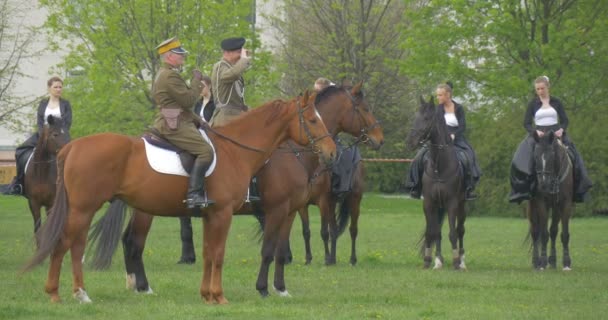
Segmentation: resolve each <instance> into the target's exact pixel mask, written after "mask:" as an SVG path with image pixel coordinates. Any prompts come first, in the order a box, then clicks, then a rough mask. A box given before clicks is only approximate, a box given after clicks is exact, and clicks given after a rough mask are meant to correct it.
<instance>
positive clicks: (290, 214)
mask: <svg viewBox="0 0 608 320" xmlns="http://www.w3.org/2000/svg"><path fill="white" fill-rule="evenodd" d="M361 86H362V83H359V84H357V85H356V86H355V87H354V88H352V89H351V90H350V93H349V92H348V91H345V90H344V89H342V88H336V87H328V88H327V89H325V91H322V92H320V93H319V96H320V97H319V98H318V99H317V101H318V104H317V108H318V109H319V112H320V113H321V116H322V118H323V122H325V125H326V126H327V128H328V130H329V132H330V133H331V134H332V135H333V136H335V135H337V134H338V133H339V132H346V133H349V134H351V135H353V136H355V137H357V138H358V141H366V142H367V143H368V144H369V145H370V146H372V147H373V148H376V149H377V148H380V146H381V145H382V144H383V143H384V135H383V133H382V128H381V127H380V126H379V123H378V121H377V120H376V118H375V117H374V116H373V115H372V113H371V109H370V107H369V105H368V103H367V101H366V100H365V97H364V95H363V93H362V91H361ZM323 96H326V97H327V98H324V97H323ZM290 149H291V150H292V152H279V151H283V150H278V151H277V152H275V154H273V156H272V157H271V159H270V165H269V166H266V167H264V168H263V169H262V171H261V172H260V173H259V175H258V179H259V181H260V190H261V192H260V193H261V195H262V202H263V206H262V207H263V211H264V226H263V230H264V239H263V244H262V262H261V266H260V271H259V273H258V280H257V282H256V288H257V290H258V291H259V292H260V294H261V295H262V296H267V295H268V271H269V268H270V264H271V263H272V262H273V260H274V259H275V258H276V261H275V275H274V288H275V289H276V290H277V291H278V293H279V295H281V296H286V295H288V293H287V289H286V286H285V276H284V266H285V264H286V263H287V262H288V261H287V258H288V254H287V253H288V252H289V235H290V232H291V226H292V223H293V220H294V218H295V213H296V211H297V210H298V209H300V208H303V207H305V206H307V204H308V203H309V201H310V199H311V198H313V197H315V192H316V193H320V194H325V195H329V194H330V193H331V192H330V190H331V185H330V179H329V177H330V174H329V171H328V170H326V169H325V168H323V167H321V168H319V167H318V165H317V163H318V160H317V157H316V156H315V155H314V154H311V153H303V152H298V150H299V149H301V147H298V146H289V149H287V151H289V150H290ZM318 199H319V200H318V202H317V203H318V205H319V207H320V208H321V210H322V217H324V220H326V221H327V225H329V224H330V222H329V221H330V220H333V221H334V222H335V218H334V211H335V210H334V209H335V202H334V201H332V200H333V199H332V198H331V197H330V196H323V195H321V196H318ZM332 204H333V207H332Z"/></svg>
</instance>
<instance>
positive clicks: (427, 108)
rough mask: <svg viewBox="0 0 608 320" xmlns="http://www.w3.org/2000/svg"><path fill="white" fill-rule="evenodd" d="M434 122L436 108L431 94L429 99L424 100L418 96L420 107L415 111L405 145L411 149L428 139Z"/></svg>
mask: <svg viewBox="0 0 608 320" xmlns="http://www.w3.org/2000/svg"><path fill="white" fill-rule="evenodd" d="M436 123H437V108H436V107H435V100H434V99H433V97H432V96H431V98H430V99H429V101H426V100H424V98H423V97H422V96H420V107H419V108H418V111H416V115H415V116H414V120H413V123H412V128H411V129H410V133H409V134H408V136H407V140H406V143H407V147H408V148H409V149H410V150H413V149H416V148H417V147H419V146H420V145H421V144H423V143H425V142H427V141H428V140H430V139H431V134H432V131H433V129H434V128H435V124H436Z"/></svg>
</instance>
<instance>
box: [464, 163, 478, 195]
mask: <svg viewBox="0 0 608 320" xmlns="http://www.w3.org/2000/svg"><path fill="white" fill-rule="evenodd" d="M470 166H471V164H469V167H468V168H467V169H466V171H467V172H466V173H465V190H466V192H465V196H464V199H465V200H466V201H470V200H475V199H477V194H476V193H475V177H473V174H472V173H471V172H472V170H471V167H470Z"/></svg>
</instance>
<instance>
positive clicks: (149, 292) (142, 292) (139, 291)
mask: <svg viewBox="0 0 608 320" xmlns="http://www.w3.org/2000/svg"><path fill="white" fill-rule="evenodd" d="M135 292H137V293H141V294H154V291H152V288H151V287H148V289H142V290H139V289H137V290H135Z"/></svg>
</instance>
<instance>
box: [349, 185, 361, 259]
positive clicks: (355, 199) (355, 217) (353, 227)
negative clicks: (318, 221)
mask: <svg viewBox="0 0 608 320" xmlns="http://www.w3.org/2000/svg"><path fill="white" fill-rule="evenodd" d="M349 198H350V199H347V200H346V201H350V227H349V231H350V242H351V245H350V247H351V250H350V264H351V265H353V266H354V265H356V264H357V248H356V243H357V235H358V234H359V215H360V213H361V212H360V207H359V206H360V205H361V193H358V192H357V193H355V192H353V193H352V194H351V196H350V197H349Z"/></svg>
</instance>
